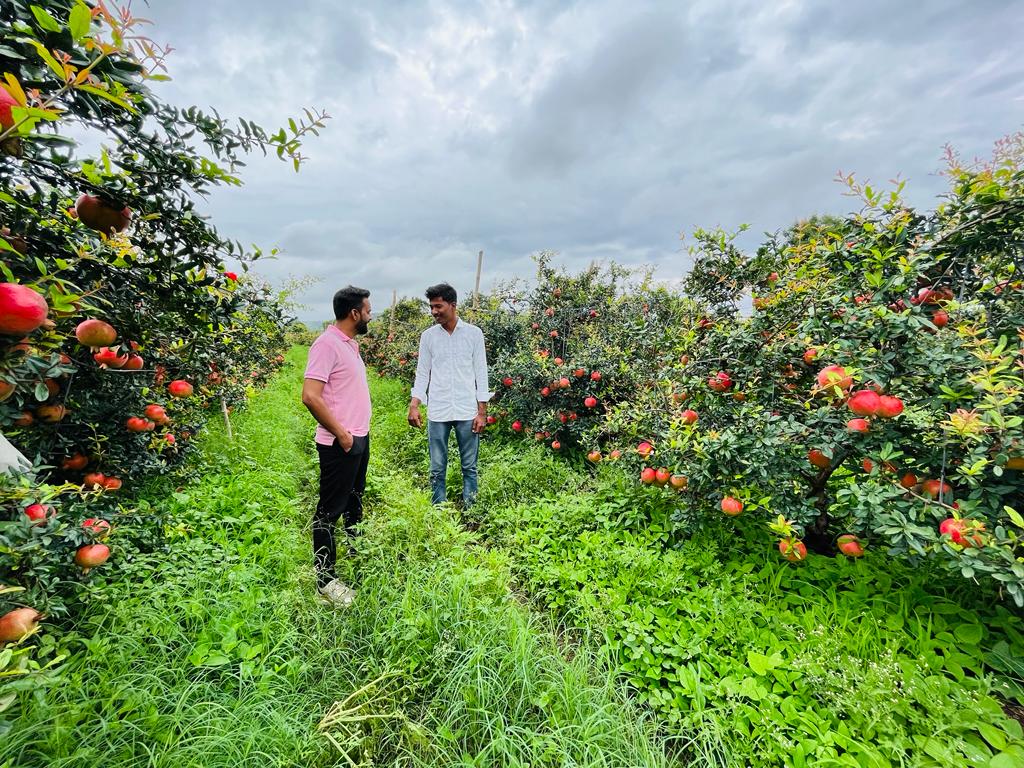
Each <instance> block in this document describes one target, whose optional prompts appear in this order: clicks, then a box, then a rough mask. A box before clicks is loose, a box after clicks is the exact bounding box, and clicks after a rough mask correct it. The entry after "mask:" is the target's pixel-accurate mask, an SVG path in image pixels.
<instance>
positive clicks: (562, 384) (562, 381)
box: [558, 376, 569, 389]
mask: <svg viewBox="0 0 1024 768" xmlns="http://www.w3.org/2000/svg"><path fill="white" fill-rule="evenodd" d="M558 386H559V387H561V388H562V389H568V388H569V380H568V379H567V378H565V377H564V376H563V377H562V378H560V379H559V380H558Z"/></svg>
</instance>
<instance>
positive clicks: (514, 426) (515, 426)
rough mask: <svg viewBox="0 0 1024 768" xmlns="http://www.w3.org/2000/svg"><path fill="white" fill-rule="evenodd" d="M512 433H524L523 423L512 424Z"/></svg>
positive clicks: (514, 422)
mask: <svg viewBox="0 0 1024 768" xmlns="http://www.w3.org/2000/svg"><path fill="white" fill-rule="evenodd" d="M512 431H513V432H522V431H523V422H521V421H513V422H512Z"/></svg>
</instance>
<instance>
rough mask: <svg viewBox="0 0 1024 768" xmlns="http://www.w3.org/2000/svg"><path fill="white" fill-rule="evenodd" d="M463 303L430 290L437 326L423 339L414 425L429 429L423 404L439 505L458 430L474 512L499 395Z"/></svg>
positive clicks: (440, 289) (465, 490)
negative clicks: (461, 312)
mask: <svg viewBox="0 0 1024 768" xmlns="http://www.w3.org/2000/svg"><path fill="white" fill-rule="evenodd" d="M457 300H458V296H457V294H456V293H455V289H454V288H452V287H451V286H450V285H448V283H440V284H439V285H432V286H431V287H430V288H427V301H429V302H430V314H431V315H432V316H433V318H434V322H435V323H436V325H434V326H433V327H431V328H428V329H427V330H425V331H424V332H423V333H422V334H421V335H420V354H419V359H418V361H417V364H416V381H415V383H414V384H413V387H412V400H411V401H410V402H409V424H411V425H412V426H414V427H422V426H423V418H422V416H421V414H420V403H424V404H425V405H426V406H427V441H428V445H429V447H430V488H431V490H432V492H433V496H432V499H431V500H432V502H433V503H434V504H442V503H444V502H445V501H446V500H447V492H446V490H445V477H446V476H447V474H448V438H449V436H450V435H451V433H452V431H453V430H454V432H455V439H456V441H457V442H458V444H459V459H460V462H461V465H462V501H463V505H464V506H466V507H469V506H470V505H472V503H473V500H474V499H475V498H476V493H477V473H476V461H477V454H478V451H479V447H480V435H481V433H482V432H483V431H484V428H485V427H486V426H487V402H488V401H489V400H490V399H491V396H492V395H493V393H492V392H489V391H488V389H487V353H486V351H485V350H484V334H483V331H481V330H480V329H479V328H477V327H476V326H475V325H470V324H469V323H467V322H464V321H462V320H460V319H459V317H458V310H457V307H456V304H457Z"/></svg>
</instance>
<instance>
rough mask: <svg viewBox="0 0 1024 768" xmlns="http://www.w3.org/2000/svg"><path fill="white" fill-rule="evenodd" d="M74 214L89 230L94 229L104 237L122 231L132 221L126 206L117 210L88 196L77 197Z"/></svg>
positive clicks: (94, 197) (92, 196)
mask: <svg viewBox="0 0 1024 768" xmlns="http://www.w3.org/2000/svg"><path fill="white" fill-rule="evenodd" d="M75 212H76V213H77V214H78V220H79V221H81V222H82V223H83V224H85V226H87V227H89V229H95V230H96V231H97V232H102V233H104V234H106V235H109V234H110V233H111V232H120V231H122V230H123V229H124V228H125V227H127V226H128V222H129V221H131V219H132V212H131V209H129V208H128V206H125V207H124V208H122V209H121V210H117V208H115V207H114V206H112V205H109V204H107V203H105V202H104V201H103V200H101V199H100V198H98V197H96V196H94V195H89V194H81V195H79V196H78V199H77V200H76V201H75Z"/></svg>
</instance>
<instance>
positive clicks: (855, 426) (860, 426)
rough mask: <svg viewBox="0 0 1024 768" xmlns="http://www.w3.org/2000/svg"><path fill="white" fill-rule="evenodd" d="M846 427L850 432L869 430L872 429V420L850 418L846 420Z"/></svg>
mask: <svg viewBox="0 0 1024 768" xmlns="http://www.w3.org/2000/svg"><path fill="white" fill-rule="evenodd" d="M846 429H847V430H849V431H850V432H867V431H868V430H869V429H871V422H869V421H868V420H867V419H850V420H849V421H848V422H846Z"/></svg>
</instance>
